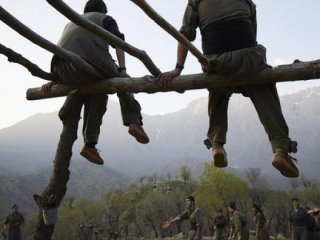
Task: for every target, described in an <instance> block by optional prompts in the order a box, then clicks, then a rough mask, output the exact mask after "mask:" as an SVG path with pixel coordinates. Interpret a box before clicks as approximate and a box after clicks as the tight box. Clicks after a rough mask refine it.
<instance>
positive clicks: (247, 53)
mask: <svg viewBox="0 0 320 240" xmlns="http://www.w3.org/2000/svg"><path fill="white" fill-rule="evenodd" d="M265 55H266V50H265V48H264V47H263V46H261V45H258V46H256V47H251V48H245V49H239V50H236V51H232V52H226V53H222V54H215V55H210V56H208V57H209V58H210V62H211V64H210V66H209V68H208V69H204V71H207V72H213V73H216V74H233V75H235V76H241V75H246V74H248V75H249V74H253V73H257V72H259V71H261V70H263V69H265V68H268V67H270V66H269V65H268V64H267V63H266V60H265ZM208 90H209V101H208V113H209V129H208V132H207V137H208V140H209V141H211V143H214V142H217V143H221V144H225V143H226V134H227V130H228V117H227V111H228V104H229V99H230V97H231V95H232V94H233V93H241V94H242V95H244V96H246V97H249V98H250V100H251V101H252V103H253V105H254V107H255V109H256V111H257V113H258V116H259V119H260V121H261V123H262V125H263V126H264V129H265V131H266V133H267V134H268V137H269V141H270V142H271V146H272V149H273V151H275V149H276V148H281V149H283V150H285V151H288V152H290V148H291V139H290V138H289V137H288V134H289V130H288V126H287V124H286V121H285V119H284V116H283V114H282V110H281V106H280V100H279V96H278V93H277V89H276V85H275V84H259V85H258V84H257V85H247V86H240V87H224V88H211V89H208Z"/></svg>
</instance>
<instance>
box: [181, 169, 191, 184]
mask: <svg viewBox="0 0 320 240" xmlns="http://www.w3.org/2000/svg"><path fill="white" fill-rule="evenodd" d="M180 177H181V179H182V181H183V182H184V184H187V183H188V182H189V181H190V180H191V171H190V168H188V167H187V166H183V167H181V170H180Z"/></svg>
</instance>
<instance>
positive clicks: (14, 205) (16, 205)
mask: <svg viewBox="0 0 320 240" xmlns="http://www.w3.org/2000/svg"><path fill="white" fill-rule="evenodd" d="M16 207H19V205H18V204H13V205H12V207H11V209H14V208H16Z"/></svg>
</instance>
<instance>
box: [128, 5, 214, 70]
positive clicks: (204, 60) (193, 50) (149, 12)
mask: <svg viewBox="0 0 320 240" xmlns="http://www.w3.org/2000/svg"><path fill="white" fill-rule="evenodd" d="M130 1H131V2H133V3H135V4H136V5H137V6H138V7H140V8H141V9H142V10H143V11H144V12H145V13H146V14H147V15H148V16H149V17H150V18H151V19H152V20H153V21H155V23H157V24H158V25H159V26H160V27H161V28H163V29H164V30H165V31H166V32H168V33H169V34H170V35H171V36H172V37H174V38H175V39H176V40H177V41H178V42H180V43H181V44H183V46H185V47H186V48H187V49H188V50H189V51H190V52H191V53H192V54H193V55H194V56H195V57H196V58H197V59H198V61H199V62H200V63H201V64H203V65H205V66H206V65H208V59H207V58H206V57H205V56H203V54H202V53H201V52H200V51H199V50H198V49H197V48H196V47H195V46H194V45H193V44H192V43H191V42H190V41H189V40H188V39H186V38H185V36H183V35H182V34H181V33H180V32H179V31H177V30H176V29H175V28H174V27H173V26H172V25H171V24H170V23H169V22H167V21H166V20H165V19H164V18H163V17H161V16H160V15H159V14H158V13H157V12H156V11H155V10H154V9H153V8H152V7H151V6H150V5H149V4H148V3H147V2H146V1H145V0H130Z"/></svg>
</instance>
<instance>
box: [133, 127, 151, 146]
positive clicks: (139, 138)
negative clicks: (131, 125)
mask: <svg viewBox="0 0 320 240" xmlns="http://www.w3.org/2000/svg"><path fill="white" fill-rule="evenodd" d="M128 132H129V134H130V135H131V136H133V137H134V138H135V139H136V140H137V142H139V143H142V144H147V143H149V141H150V140H149V138H148V137H146V136H142V135H141V133H140V131H139V130H135V129H129V131H128Z"/></svg>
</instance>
